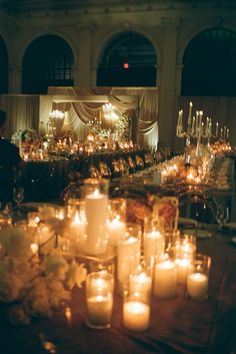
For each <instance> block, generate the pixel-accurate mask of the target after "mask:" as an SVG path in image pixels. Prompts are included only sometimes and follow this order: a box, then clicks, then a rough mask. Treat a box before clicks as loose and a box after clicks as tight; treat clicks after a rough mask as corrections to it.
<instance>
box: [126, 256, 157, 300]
mask: <svg viewBox="0 0 236 354" xmlns="http://www.w3.org/2000/svg"><path fill="white" fill-rule="evenodd" d="M129 290H130V292H132V293H134V292H145V293H146V294H148V295H149V296H151V291H152V269H151V267H150V266H149V265H147V264H145V263H142V264H140V265H139V266H138V268H137V270H136V271H135V272H133V273H131V274H130V276H129Z"/></svg>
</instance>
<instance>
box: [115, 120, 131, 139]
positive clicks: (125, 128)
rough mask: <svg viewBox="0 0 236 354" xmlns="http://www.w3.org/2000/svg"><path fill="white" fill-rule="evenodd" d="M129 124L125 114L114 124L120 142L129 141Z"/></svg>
mask: <svg viewBox="0 0 236 354" xmlns="http://www.w3.org/2000/svg"><path fill="white" fill-rule="evenodd" d="M129 123H130V118H129V116H128V115H127V114H122V116H121V117H119V119H117V122H116V123H115V128H116V131H117V133H118V135H119V138H120V139H121V140H124V141H126V140H129V136H130V134H129Z"/></svg>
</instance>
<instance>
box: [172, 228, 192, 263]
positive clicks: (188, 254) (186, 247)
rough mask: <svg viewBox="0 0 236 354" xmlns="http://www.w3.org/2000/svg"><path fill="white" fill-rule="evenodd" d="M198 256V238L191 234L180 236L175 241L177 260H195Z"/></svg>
mask: <svg viewBox="0 0 236 354" xmlns="http://www.w3.org/2000/svg"><path fill="white" fill-rule="evenodd" d="M195 254H196V236H195V235H191V234H183V235H180V236H179V237H178V238H177V240H176V241H175V245H174V255H175V258H176V259H183V258H185V259H187V258H188V259H190V260H191V259H194V257H195Z"/></svg>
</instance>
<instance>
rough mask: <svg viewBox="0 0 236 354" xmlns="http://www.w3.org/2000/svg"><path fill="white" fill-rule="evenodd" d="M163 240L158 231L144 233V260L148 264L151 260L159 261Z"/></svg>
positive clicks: (163, 244)
mask: <svg viewBox="0 0 236 354" xmlns="http://www.w3.org/2000/svg"><path fill="white" fill-rule="evenodd" d="M164 248H165V240H164V237H163V235H162V234H161V233H160V231H158V230H153V231H150V232H144V258H145V260H146V261H147V262H150V260H151V259H152V258H156V259H159V258H160V256H161V255H162V254H163V253H164Z"/></svg>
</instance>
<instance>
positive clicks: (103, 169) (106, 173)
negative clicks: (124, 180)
mask: <svg viewBox="0 0 236 354" xmlns="http://www.w3.org/2000/svg"><path fill="white" fill-rule="evenodd" d="M98 170H99V173H100V175H101V177H102V178H106V179H110V178H111V170H110V168H109V167H108V165H107V164H106V162H102V161H101V162H99V164H98Z"/></svg>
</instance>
